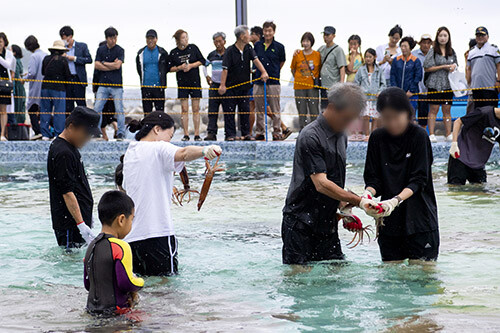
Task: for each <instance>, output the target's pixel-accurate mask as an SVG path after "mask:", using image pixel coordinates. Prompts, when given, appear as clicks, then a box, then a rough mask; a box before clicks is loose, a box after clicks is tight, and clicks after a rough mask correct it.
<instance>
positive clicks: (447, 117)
mask: <svg viewBox="0 0 500 333" xmlns="http://www.w3.org/2000/svg"><path fill="white" fill-rule="evenodd" d="M423 65H424V70H425V72H426V73H427V79H426V80H425V85H426V86H427V88H428V90H429V92H430V94H428V95H427V99H429V100H430V102H429V104H430V110H429V121H428V123H429V138H430V140H431V142H437V139H436V136H435V135H434V128H435V127H436V117H437V114H438V112H439V107H440V106H441V109H442V111H443V122H444V126H445V130H446V141H451V139H452V136H451V105H452V104H453V91H450V90H451V85H450V80H449V79H448V74H449V73H451V72H454V71H455V69H456V68H457V66H458V59H457V54H456V53H455V50H453V48H452V47H451V36H450V31H449V30H448V28H446V27H440V28H439V29H438V30H437V32H436V39H434V47H433V48H432V49H431V50H430V51H429V52H428V53H427V56H426V57H425V61H424V64H423ZM443 90H445V91H444V92H443Z"/></svg>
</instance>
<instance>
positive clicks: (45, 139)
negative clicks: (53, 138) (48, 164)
mask: <svg viewBox="0 0 500 333" xmlns="http://www.w3.org/2000/svg"><path fill="white" fill-rule="evenodd" d="M42 141H50V138H48V137H46V136H42Z"/></svg>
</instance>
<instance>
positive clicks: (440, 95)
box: [427, 88, 454, 105]
mask: <svg viewBox="0 0 500 333" xmlns="http://www.w3.org/2000/svg"><path fill="white" fill-rule="evenodd" d="M436 91H437V90H436V89H432V88H429V92H430V93H431V94H428V95H427V99H428V100H429V104H433V105H452V104H453V101H452V99H453V96H454V95H453V92H452V91H449V92H436ZM444 99H445V100H449V101H447V102H443V100H444Z"/></svg>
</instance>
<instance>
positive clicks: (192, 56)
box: [169, 44, 207, 87]
mask: <svg viewBox="0 0 500 333" xmlns="http://www.w3.org/2000/svg"><path fill="white" fill-rule="evenodd" d="M169 58H170V65H171V66H172V67H173V66H180V65H182V64H185V63H189V64H193V63H195V62H197V61H199V62H201V64H202V65H205V64H206V62H207V61H206V60H205V58H204V57H203V54H201V51H200V49H199V48H198V46H196V45H194V44H189V45H188V46H187V47H186V48H185V49H184V50H181V49H179V48H178V47H176V48H175V49H173V50H172V51H171V52H170V56H169ZM175 74H176V77H177V85H178V86H179V87H201V81H200V68H199V67H196V68H192V69H191V70H190V71H189V72H184V71H179V72H177V73H175Z"/></svg>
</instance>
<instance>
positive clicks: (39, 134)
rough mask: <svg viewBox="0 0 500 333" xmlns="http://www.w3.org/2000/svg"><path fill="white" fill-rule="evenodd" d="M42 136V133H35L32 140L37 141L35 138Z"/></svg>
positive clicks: (38, 138)
mask: <svg viewBox="0 0 500 333" xmlns="http://www.w3.org/2000/svg"><path fill="white" fill-rule="evenodd" d="M41 138H42V134H41V133H38V134H35V135H33V136H32V137H31V138H30V140H32V141H35V140H40V139H41Z"/></svg>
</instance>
